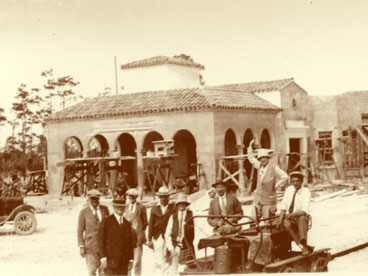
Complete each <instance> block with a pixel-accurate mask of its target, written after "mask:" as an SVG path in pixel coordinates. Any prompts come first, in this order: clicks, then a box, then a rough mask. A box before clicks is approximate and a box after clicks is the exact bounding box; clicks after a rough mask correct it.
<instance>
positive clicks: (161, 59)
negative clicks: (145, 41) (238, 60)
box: [120, 56, 204, 70]
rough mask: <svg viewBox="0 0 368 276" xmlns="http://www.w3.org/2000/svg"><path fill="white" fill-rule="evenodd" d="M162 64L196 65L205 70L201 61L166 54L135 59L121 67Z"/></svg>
mask: <svg viewBox="0 0 368 276" xmlns="http://www.w3.org/2000/svg"><path fill="white" fill-rule="evenodd" d="M161 64H176V65H183V66H188V67H195V68H199V69H200V70H204V66H203V65H202V64H199V63H195V62H193V61H190V60H187V59H183V58H180V57H165V56H157V57H152V58H147V59H143V60H139V61H133V62H129V63H126V64H123V65H121V67H120V68H121V69H129V68H136V67H146V66H154V65H161Z"/></svg>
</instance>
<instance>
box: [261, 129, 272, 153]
mask: <svg viewBox="0 0 368 276" xmlns="http://www.w3.org/2000/svg"><path fill="white" fill-rule="evenodd" d="M261 147H262V148H264V149H270V148H271V136H270V133H269V132H268V130H267V129H264V130H263V131H262V134H261Z"/></svg>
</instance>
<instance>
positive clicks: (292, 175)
mask: <svg viewBox="0 0 368 276" xmlns="http://www.w3.org/2000/svg"><path fill="white" fill-rule="evenodd" d="M289 176H290V178H292V177H299V178H300V179H301V180H303V179H304V177H305V175H304V173H302V172H300V171H293V172H291V173H290V174H289Z"/></svg>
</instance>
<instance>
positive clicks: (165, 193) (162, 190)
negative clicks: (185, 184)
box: [156, 186, 171, 196]
mask: <svg viewBox="0 0 368 276" xmlns="http://www.w3.org/2000/svg"><path fill="white" fill-rule="evenodd" d="M170 194H171V193H170V191H169V189H168V188H167V187H166V186H161V187H160V189H158V192H157V193H156V195H157V196H169V195H170Z"/></svg>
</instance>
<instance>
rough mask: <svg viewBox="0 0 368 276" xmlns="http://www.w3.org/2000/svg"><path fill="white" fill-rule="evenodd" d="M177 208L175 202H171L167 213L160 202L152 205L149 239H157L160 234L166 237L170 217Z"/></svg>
mask: <svg viewBox="0 0 368 276" xmlns="http://www.w3.org/2000/svg"><path fill="white" fill-rule="evenodd" d="M175 209H176V208H175V205H174V204H173V203H169V206H168V207H167V209H166V212H165V214H162V211H161V206H160V204H158V205H155V206H153V207H152V209H151V215H150V220H149V227H148V240H149V241H151V240H152V238H154V239H157V238H158V237H159V236H160V235H162V237H163V238H165V231H166V227H167V223H168V222H169V218H170V216H171V215H172V213H173V212H174V211H175Z"/></svg>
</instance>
